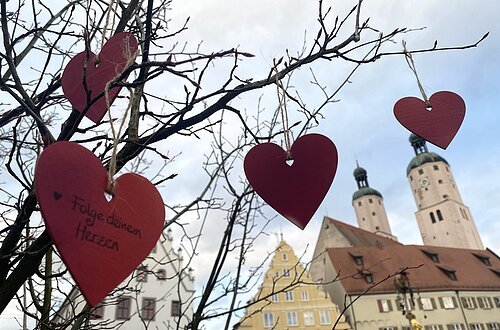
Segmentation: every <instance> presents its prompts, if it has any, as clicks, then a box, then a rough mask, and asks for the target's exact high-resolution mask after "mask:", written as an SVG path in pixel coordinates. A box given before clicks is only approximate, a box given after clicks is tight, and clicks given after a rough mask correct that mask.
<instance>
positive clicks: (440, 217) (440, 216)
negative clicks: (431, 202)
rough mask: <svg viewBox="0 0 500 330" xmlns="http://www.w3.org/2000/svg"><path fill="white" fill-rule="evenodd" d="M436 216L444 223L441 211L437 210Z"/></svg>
mask: <svg viewBox="0 0 500 330" xmlns="http://www.w3.org/2000/svg"><path fill="white" fill-rule="evenodd" d="M436 214H437V217H438V219H439V221H442V220H443V215H442V214H441V210H437V211H436Z"/></svg>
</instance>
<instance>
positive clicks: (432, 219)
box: [429, 212, 436, 223]
mask: <svg viewBox="0 0 500 330" xmlns="http://www.w3.org/2000/svg"><path fill="white" fill-rule="evenodd" d="M429 215H430V216H431V222H432V223H436V218H435V217H434V213H432V212H431V213H429Z"/></svg>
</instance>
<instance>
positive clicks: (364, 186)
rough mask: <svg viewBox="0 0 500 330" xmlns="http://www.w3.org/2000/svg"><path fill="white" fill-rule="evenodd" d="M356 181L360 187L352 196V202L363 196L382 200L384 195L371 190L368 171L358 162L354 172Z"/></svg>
mask: <svg viewBox="0 0 500 330" xmlns="http://www.w3.org/2000/svg"><path fill="white" fill-rule="evenodd" d="M353 175H354V179H355V180H356V183H357V185H358V190H357V191H355V192H354V194H353V195H352V200H355V199H358V198H360V197H362V196H367V195H375V196H378V197H380V198H382V194H381V193H379V192H378V191H377V190H375V189H373V188H370V185H369V184H368V174H367V172H366V170H365V169H364V168H362V167H360V166H359V164H358V162H357V161H356V168H355V169H354V172H353Z"/></svg>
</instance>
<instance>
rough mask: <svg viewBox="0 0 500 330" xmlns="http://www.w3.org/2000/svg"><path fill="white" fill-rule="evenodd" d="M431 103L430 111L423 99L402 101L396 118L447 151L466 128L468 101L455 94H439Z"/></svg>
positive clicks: (397, 107) (434, 96)
mask: <svg viewBox="0 0 500 330" xmlns="http://www.w3.org/2000/svg"><path fill="white" fill-rule="evenodd" d="M429 103H430V105H431V107H432V108H431V109H430V110H427V107H426V104H425V102H424V101H422V100H420V99H419V98H416V97H405V98H402V99H400V100H399V101H397V102H396V104H395V105H394V116H396V119H397V120H398V121H399V122H400V123H401V125H403V126H404V127H406V128H407V129H408V130H410V131H411V132H413V133H415V134H417V135H418V136H420V137H422V138H424V139H426V140H427V141H429V142H430V143H433V144H435V145H437V146H438V147H440V148H443V149H446V148H447V147H448V145H449V144H450V142H451V141H452V140H453V138H454V137H455V135H456V134H457V132H458V129H459V128H460V125H462V122H463V120H464V117H465V102H464V100H463V99H462V98H461V97H460V96H459V95H457V94H455V93H453V92H437V93H435V94H433V95H432V96H431V97H430V99H429Z"/></svg>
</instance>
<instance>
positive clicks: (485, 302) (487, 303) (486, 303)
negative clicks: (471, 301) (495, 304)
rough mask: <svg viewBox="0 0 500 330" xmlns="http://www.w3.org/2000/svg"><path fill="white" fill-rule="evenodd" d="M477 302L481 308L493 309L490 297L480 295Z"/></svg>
mask: <svg viewBox="0 0 500 330" xmlns="http://www.w3.org/2000/svg"><path fill="white" fill-rule="evenodd" d="M477 304H478V305H479V308H483V309H491V307H492V306H491V305H492V304H491V299H490V298H489V297H478V298H477Z"/></svg>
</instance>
